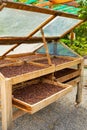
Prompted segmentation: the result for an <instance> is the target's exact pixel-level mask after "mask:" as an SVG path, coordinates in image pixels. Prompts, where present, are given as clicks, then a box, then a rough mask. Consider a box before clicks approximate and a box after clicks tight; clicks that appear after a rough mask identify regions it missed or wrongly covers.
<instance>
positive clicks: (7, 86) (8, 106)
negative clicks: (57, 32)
mask: <svg viewBox="0 0 87 130" xmlns="http://www.w3.org/2000/svg"><path fill="white" fill-rule="evenodd" d="M4 7H7V8H14V9H20V10H26V11H33V12H40V13H45V14H50V15H51V16H50V17H49V18H48V19H47V20H46V21H45V22H44V23H42V24H41V25H40V26H39V27H37V28H36V29H35V30H34V31H33V32H32V33H30V34H29V35H28V36H27V37H3V38H0V44H5V45H8V44H10V45H11V44H15V45H14V46H13V47H12V48H10V49H9V50H8V51H6V52H5V53H4V54H3V55H2V56H1V57H0V59H1V60H8V61H11V63H8V64H3V65H0V67H4V66H15V65H20V64H24V62H25V61H21V60H19V59H17V57H18V56H25V55H36V53H35V52H34V53H30V54H29V53H27V54H18V55H15V56H14V55H13V56H8V55H7V54H8V53H9V52H11V51H12V50H14V49H15V48H16V47H18V46H19V45H20V44H22V43H26V42H27V43H28V44H29V43H31V42H32V43H35V42H36V41H37V42H40V41H42V42H43V43H44V47H45V50H46V54H45V57H47V61H48V62H47V65H44V64H41V63H40V64H39V63H36V62H34V61H32V62H31V64H32V65H36V66H42V67H44V68H43V69H42V70H38V71H35V72H31V73H26V74H22V75H18V76H13V77H10V78H8V77H5V76H3V75H2V74H1V73H0V82H1V112H2V130H12V121H13V120H14V119H16V118H18V117H19V116H21V115H23V114H25V111H22V110H23V109H24V108H23V107H22V110H18V111H16V112H15V113H12V99H13V98H14V97H12V89H13V88H12V87H13V86H14V85H16V84H18V83H21V82H22V83H23V82H25V81H28V80H29V81H31V80H32V79H34V82H35V79H36V78H38V77H42V76H44V78H42V79H41V80H42V81H43V82H48V83H51V82H52V84H56V85H59V86H61V87H63V88H65V90H64V91H61V92H60V93H56V95H55V94H54V95H53V96H51V97H50V98H47V99H46V100H44V101H42V102H39V103H37V104H35V105H33V106H32V105H30V106H28V107H30V108H31V109H32V110H31V111H30V113H34V112H36V111H37V110H39V109H42V108H43V107H45V106H47V105H48V104H50V103H52V102H54V101H55V100H57V99H58V98H59V97H61V96H63V95H65V94H66V93H68V92H69V91H71V90H72V86H71V85H65V84H62V83H59V81H62V82H64V81H65V77H61V78H59V79H55V78H54V72H55V71H59V70H62V69H65V68H67V67H71V66H73V65H77V69H78V70H77V71H75V72H74V75H73V74H68V75H67V80H68V79H69V76H70V77H72V76H73V77H77V78H76V79H75V80H74V81H73V84H75V83H77V95H76V102H77V103H80V102H81V98H82V77H81V75H82V67H83V62H82V61H83V59H82V58H81V57H79V58H76V59H74V58H73V60H72V61H71V62H69V63H65V64H63V65H61V66H55V65H53V64H52V61H51V57H50V55H49V53H48V48H47V42H46V41H49V40H55V41H57V40H58V39H60V38H61V37H62V36H61V37H51V38H49V37H48V38H46V37H45V36H44V32H43V27H44V26H45V25H46V24H47V23H49V22H50V21H51V20H52V19H54V18H55V17H56V16H63V17H69V18H75V19H79V18H78V16H76V15H71V14H68V13H63V12H60V11H54V10H49V9H44V8H40V7H35V6H31V5H24V4H20V3H13V2H4V1H3V2H2V3H1V4H0V10H2V9H3V8H4ZM82 22H83V21H80V22H79V24H81V23H82ZM73 28H75V27H73ZM73 28H72V29H73ZM72 29H71V30H72ZM39 30H40V31H41V34H42V38H35V37H34V38H33V37H32V36H33V35H34V34H35V33H36V32H37V31H39ZM69 31H70V30H69ZM66 33H68V32H66ZM39 55H40V54H39ZM13 57H14V58H13ZM12 58H13V59H14V60H12ZM68 58H69V57H68ZM40 59H42V57H41V58H40ZM40 59H39V60H40ZM36 60H37V59H36ZM26 62H27V63H28V61H27V60H26ZM29 63H30V62H29ZM45 75H46V76H47V77H48V80H46V79H47V78H46V77H45ZM50 80H51V81H50ZM54 80H55V81H54ZM57 80H58V81H57ZM31 82H33V81H31ZM69 83H70V82H69ZM13 101H14V105H16V106H17V104H16V103H17V102H15V99H14V100H13ZM39 105H41V108H39V107H38V106H39ZM18 107H19V106H18ZM19 108H20V107H19Z"/></svg>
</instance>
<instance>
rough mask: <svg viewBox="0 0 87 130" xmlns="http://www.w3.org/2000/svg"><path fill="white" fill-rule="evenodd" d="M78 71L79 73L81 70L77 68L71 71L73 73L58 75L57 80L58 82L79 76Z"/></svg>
mask: <svg viewBox="0 0 87 130" xmlns="http://www.w3.org/2000/svg"><path fill="white" fill-rule="evenodd" d="M80 73H81V71H80V70H77V71H75V72H73V73H70V74H66V75H65V76H62V77H60V78H57V80H58V81H59V82H66V81H67V80H70V79H72V78H75V77H77V76H79V75H80Z"/></svg>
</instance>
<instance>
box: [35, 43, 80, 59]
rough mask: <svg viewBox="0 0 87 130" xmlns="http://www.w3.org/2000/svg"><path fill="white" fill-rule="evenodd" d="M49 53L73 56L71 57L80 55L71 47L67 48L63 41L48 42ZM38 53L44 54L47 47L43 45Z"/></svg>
mask: <svg viewBox="0 0 87 130" xmlns="http://www.w3.org/2000/svg"><path fill="white" fill-rule="evenodd" d="M48 49H49V54H51V55H58V56H71V57H78V55H76V53H74V52H72V51H71V50H70V49H69V48H66V47H65V46H63V45H62V44H61V43H53V42H50V43H48ZM37 52H38V53H41V54H44V53H45V48H44V47H41V48H40V49H39V50H38V51H37Z"/></svg>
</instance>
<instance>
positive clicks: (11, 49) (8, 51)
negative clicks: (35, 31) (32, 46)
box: [1, 44, 20, 58]
mask: <svg viewBox="0 0 87 130" xmlns="http://www.w3.org/2000/svg"><path fill="white" fill-rule="evenodd" d="M19 45H20V44H16V45H14V46H13V47H11V48H10V49H9V50H7V51H6V52H5V53H4V54H3V55H2V56H1V57H2V58H4V57H5V56H6V55H7V54H8V53H10V52H11V51H13V50H14V49H15V48H16V47H18V46H19Z"/></svg>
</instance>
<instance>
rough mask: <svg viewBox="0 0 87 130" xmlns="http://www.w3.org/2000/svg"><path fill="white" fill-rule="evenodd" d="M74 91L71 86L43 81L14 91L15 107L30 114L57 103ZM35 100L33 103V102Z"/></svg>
mask: <svg viewBox="0 0 87 130" xmlns="http://www.w3.org/2000/svg"><path fill="white" fill-rule="evenodd" d="M71 90H72V86H71V85H65V84H62V83H59V82H52V81H49V80H45V79H44V80H41V81H39V82H37V83H36V84H35V83H34V84H31V85H30V84H29V85H28V84H27V85H26V86H25V87H20V88H18V89H16V90H15V91H13V105H15V106H16V107H18V108H19V109H21V110H24V111H27V112H29V113H30V114H33V113H35V112H37V111H38V110H40V109H42V108H44V107H46V106H47V105H49V104H51V103H53V102H55V101H56V100H57V99H59V98H60V97H62V96H64V95H65V94H67V93H68V92H70V91H71ZM32 100H33V101H32Z"/></svg>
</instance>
